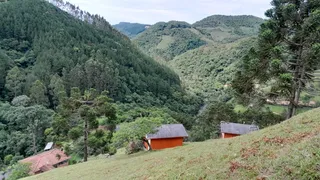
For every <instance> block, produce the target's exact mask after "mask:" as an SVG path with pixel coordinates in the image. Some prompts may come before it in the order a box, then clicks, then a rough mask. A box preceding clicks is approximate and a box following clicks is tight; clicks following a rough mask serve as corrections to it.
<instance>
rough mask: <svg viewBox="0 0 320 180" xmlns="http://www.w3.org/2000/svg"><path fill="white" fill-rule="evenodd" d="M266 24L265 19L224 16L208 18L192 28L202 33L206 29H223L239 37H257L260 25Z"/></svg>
mask: <svg viewBox="0 0 320 180" xmlns="http://www.w3.org/2000/svg"><path fill="white" fill-rule="evenodd" d="M263 22H264V20H263V19H261V18H258V17H255V16H247V15H241V16H224V15H213V16H209V17H206V18H204V19H202V20H200V21H198V22H196V23H194V24H193V25H192V26H193V27H196V28H199V29H201V30H202V31H203V30H204V31H205V30H206V28H215V29H217V30H218V29H219V28H220V30H222V31H223V29H229V31H231V32H232V33H233V34H236V35H239V36H248V35H249V36H250V35H256V34H257V33H258V29H259V26H260V24H262V23H263Z"/></svg>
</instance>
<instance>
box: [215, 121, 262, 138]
mask: <svg viewBox="0 0 320 180" xmlns="http://www.w3.org/2000/svg"><path fill="white" fill-rule="evenodd" d="M220 129H221V133H230V134H240V135H241V134H247V133H249V132H252V131H257V130H259V127H258V126H257V125H254V124H252V125H248V124H238V123H228V122H221V124H220Z"/></svg>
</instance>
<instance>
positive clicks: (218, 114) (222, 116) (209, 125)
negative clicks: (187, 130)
mask: <svg viewBox="0 0 320 180" xmlns="http://www.w3.org/2000/svg"><path fill="white" fill-rule="evenodd" d="M222 121H225V122H237V114H236V113H235V111H234V107H233V106H232V105H231V104H226V103H223V102H213V103H212V104H210V105H208V107H206V108H205V110H204V111H203V112H202V113H201V114H200V115H199V116H198V117H197V118H196V120H195V125H194V126H193V128H192V132H191V135H190V138H191V140H192V141H204V140H207V139H212V138H217V137H218V136H219V134H220V123H221V122H222Z"/></svg>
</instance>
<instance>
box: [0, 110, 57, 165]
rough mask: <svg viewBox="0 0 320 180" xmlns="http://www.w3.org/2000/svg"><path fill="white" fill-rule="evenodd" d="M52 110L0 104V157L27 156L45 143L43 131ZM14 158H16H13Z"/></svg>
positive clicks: (47, 124) (50, 119)
mask: <svg viewBox="0 0 320 180" xmlns="http://www.w3.org/2000/svg"><path fill="white" fill-rule="evenodd" d="M52 115H53V111H51V110H48V109H46V108H45V107H43V106H39V105H35V106H27V107H24V106H17V107H15V106H10V105H9V104H0V134H1V136H0V142H1V143H0V144H1V145H0V159H3V158H4V157H5V156H6V155H9V154H12V155H16V157H17V158H18V159H19V155H22V156H29V155H33V154H35V153H37V152H38V151H39V150H41V149H42V148H43V147H44V145H45V137H44V131H45V129H46V128H48V127H50V124H51V121H52ZM14 159H16V158H14Z"/></svg>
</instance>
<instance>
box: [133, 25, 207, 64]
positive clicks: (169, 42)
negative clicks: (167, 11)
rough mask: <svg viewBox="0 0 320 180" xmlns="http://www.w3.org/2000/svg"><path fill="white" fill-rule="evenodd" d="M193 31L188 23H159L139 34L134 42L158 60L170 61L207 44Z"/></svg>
mask: <svg viewBox="0 0 320 180" xmlns="http://www.w3.org/2000/svg"><path fill="white" fill-rule="evenodd" d="M191 29H192V27H191V25H190V24H188V23H186V22H180V21H170V22H168V23H165V22H159V23H156V24H155V25H153V26H151V27H150V28H149V29H148V30H146V31H145V32H143V33H141V34H139V35H138V36H137V37H136V38H134V39H133V41H134V42H135V43H136V44H137V45H138V47H139V48H140V49H141V50H142V51H143V52H145V53H146V54H148V55H150V56H151V57H153V58H155V59H156V60H159V61H169V60H172V59H173V58H174V57H175V56H177V55H180V54H182V53H184V52H186V51H188V50H191V49H195V48H197V47H200V46H202V45H204V44H206V42H205V41H203V40H201V37H200V36H199V35H197V34H195V33H193V32H192V31H191Z"/></svg>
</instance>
